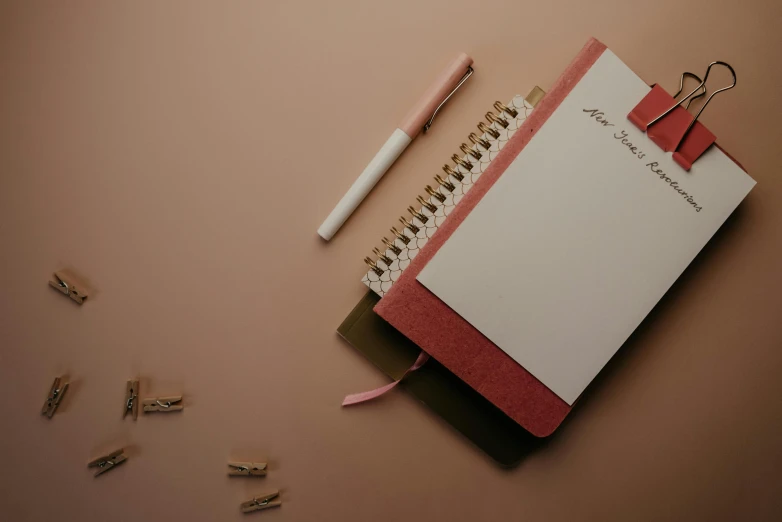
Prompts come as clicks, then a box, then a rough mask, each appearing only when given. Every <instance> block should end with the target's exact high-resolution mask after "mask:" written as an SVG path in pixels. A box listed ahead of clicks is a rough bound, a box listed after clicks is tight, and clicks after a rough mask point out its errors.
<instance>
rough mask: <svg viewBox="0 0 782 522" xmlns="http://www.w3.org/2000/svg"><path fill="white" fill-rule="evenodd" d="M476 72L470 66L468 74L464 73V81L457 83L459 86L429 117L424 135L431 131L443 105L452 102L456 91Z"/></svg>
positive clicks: (425, 124)
mask: <svg viewBox="0 0 782 522" xmlns="http://www.w3.org/2000/svg"><path fill="white" fill-rule="evenodd" d="M474 72H475V69H473V68H472V65H468V66H467V72H465V73H464V76H462V79H461V80H459V83H457V84H456V87H454V88H453V90H452V91H451V92H450V93H448V96H446V97H445V99H444V100H443V101H441V102H440V105H438V106H437V107H436V108H435V110H434V112H433V113H432V115H431V116H430V117H429V119H428V120H426V123H424V134H426V131H428V130H429V127H431V126H432V122H434V117H435V116H437V113H438V112H440V109H442V108H443V105H445V103H446V102H447V101H448V100H450V99H451V96H453V95H454V94H455V93H456V91H458V90H459V87H461V86H462V84H463V83H464V82H466V81H467V79H468V78H469V77H470V76H472V73H474Z"/></svg>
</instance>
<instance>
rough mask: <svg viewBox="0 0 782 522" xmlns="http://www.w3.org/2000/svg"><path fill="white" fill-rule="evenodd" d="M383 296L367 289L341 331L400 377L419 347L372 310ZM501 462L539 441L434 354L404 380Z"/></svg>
mask: <svg viewBox="0 0 782 522" xmlns="http://www.w3.org/2000/svg"><path fill="white" fill-rule="evenodd" d="M379 300H380V297H378V295H377V294H375V293H374V292H371V291H370V292H367V294H366V295H365V296H364V297H363V298H362V299H361V301H359V302H358V304H357V305H356V307H355V308H354V309H353V311H352V312H350V315H348V316H347V318H345V320H344V321H343V322H342V324H341V325H340V326H339V328H338V329H337V332H338V333H339V334H340V335H341V336H342V337H343V338H344V339H345V340H346V341H347V342H349V343H350V344H351V345H352V346H353V347H354V348H356V349H357V350H358V351H359V352H361V353H363V354H364V356H365V357H366V358H367V359H369V360H370V361H372V362H373V363H374V364H375V366H377V367H378V368H379V369H380V370H381V371H382V372H383V373H385V374H386V375H388V376H389V377H390V378H391V379H399V378H400V377H401V376H402V375H403V374H404V373H405V370H407V369H408V368H409V367H410V366H411V365H412V364H413V362H414V361H415V360H416V358H417V357H418V354H420V353H421V349H420V348H418V346H416V345H415V344H413V342H412V341H410V340H409V339H408V338H407V337H405V336H404V335H402V334H401V333H399V332H398V331H397V330H396V329H394V327H392V326H391V325H389V324H388V323H387V322H385V321H384V320H383V319H381V318H380V317H379V316H378V315H377V314H375V313H374V312H373V311H372V308H374V306H375V304H377V302H378V301H379ZM400 387H403V388H405V389H406V390H407V391H408V392H409V393H412V394H413V396H415V397H416V398H417V399H418V400H420V401H421V402H422V403H424V404H426V405H427V406H429V408H430V409H431V410H432V411H433V412H435V413H436V414H437V415H439V416H440V417H442V418H443V419H445V421H446V422H448V423H449V424H450V425H451V426H453V427H454V428H456V429H457V430H458V431H459V432H461V433H462V435H464V436H465V437H467V438H468V439H470V441H472V443H473V444H475V445H476V446H477V447H479V448H480V449H481V450H483V451H484V452H486V454H488V455H489V456H490V457H491V458H492V459H494V460H495V461H497V462H498V463H499V464H501V465H502V466H514V465H516V464H518V463H519V461H520V460H521V459H522V458H523V457H524V455H526V454H527V453H529V452H530V450H532V449H533V448H534V447H536V446H537V445H539V444H540V439H537V438H536V437H534V436H533V435H531V434H530V433H529V432H527V431H526V430H525V429H524V428H522V427H521V426H519V425H518V424H516V422H514V421H513V420H512V419H511V418H510V417H508V416H507V415H505V414H504V413H502V412H501V411H500V410H499V409H498V408H497V407H496V406H494V405H493V404H491V403H490V402H489V401H488V400H486V399H485V398H483V396H481V395H480V394H479V393H478V392H476V391H475V390H473V389H472V388H470V387H469V386H467V385H466V384H465V383H464V382H462V380H461V379H459V378H458V377H456V376H455V375H454V374H452V373H451V372H450V371H449V370H447V369H446V368H445V367H444V366H443V365H442V364H440V363H438V362H437V361H435V360H434V359H432V358H430V359H429V360H428V361H427V362H426V364H424V365H423V367H421V368H420V369H418V370H417V371H415V372H412V373H411V374H410V375H408V376H407V377H406V378H405V380H404V381H402V383H401V384H400ZM376 400H383V399H382V397H381V398H379V399H376Z"/></svg>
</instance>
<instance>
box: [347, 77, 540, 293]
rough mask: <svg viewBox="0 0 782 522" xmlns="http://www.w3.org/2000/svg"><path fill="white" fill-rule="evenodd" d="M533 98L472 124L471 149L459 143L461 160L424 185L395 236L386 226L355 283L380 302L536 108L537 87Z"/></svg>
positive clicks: (516, 99)
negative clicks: (475, 128)
mask: <svg viewBox="0 0 782 522" xmlns="http://www.w3.org/2000/svg"><path fill="white" fill-rule="evenodd" d="M533 93H534V94H533ZM533 93H531V94H530V95H528V96H527V99H528V100H529V101H527V100H525V98H524V97H523V96H520V95H516V96H514V97H513V99H512V100H511V101H510V102H509V103H508V104H507V105H503V104H502V103H500V102H496V103H495V104H494V108H495V109H496V110H497V111H498V113H499V116H498V115H497V114H495V113H494V112H488V113H487V114H486V119H487V121H488V124H486V123H484V122H481V123H479V124H478V129H479V130H480V131H481V133H482V134H481V135H480V136H478V135H476V134H475V133H470V135H469V140H470V142H471V143H472V146H468V145H467V144H466V143H462V144H461V146H460V149H461V151H462V152H463V153H464V155H463V156H461V157H460V156H459V155H457V154H454V155H453V156H452V157H451V160H452V162H453V163H454V167H451V166H450V165H448V164H445V165H444V166H443V172H444V175H443V176H441V175H437V176H435V182H436V183H437V186H436V188H432V187H431V186H430V185H427V186H426V188H425V191H426V195H427V196H428V199H426V198H424V197H422V196H420V195H419V196H418V198H417V199H418V202H419V203H420V207H419V208H417V209H416V208H415V207H413V206H409V207H408V208H407V211H408V212H409V214H410V218H409V219H408V218H406V217H402V218H400V219H399V221H400V223H401V224H402V227H400V228H401V231H400V230H399V229H397V227H392V228H391V233H392V234H393V235H392V236H391V237H392V240H391V241H389V240H388V239H387V238H385V237H384V238H383V240H382V241H383V243H384V244H385V246H386V249H385V251H381V250H380V249H378V248H375V249H374V250H373V253H374V255H375V256H376V259H377V260H376V261H375V260H373V259H372V258H370V257H366V258H364V262H365V263H367V265H369V267H370V268H369V270H368V271H367V273H366V274H365V275H364V277H363V278H362V279H361V281H362V282H363V283H364V284H365V285H367V286H368V287H369V288H370V289H371V290H372V291H373V292H375V293H376V294H377V295H379V296H380V297H381V298H382V297H383V296H384V295H385V294H386V292H388V291H389V290H390V289H391V287H392V286H393V284H394V282H395V281H396V280H397V279H398V278H399V276H400V275H402V272H403V271H404V270H405V268H407V266H408V265H409V264H410V261H412V260H413V259H414V258H415V256H416V255H417V254H418V252H419V251H420V250H421V249H422V248H423V247H424V245H426V242H427V241H428V240H429V239H430V238H431V237H432V235H433V234H434V233H435V232H436V231H437V229H438V228H439V227H440V225H442V223H443V221H445V219H446V218H447V217H448V215H449V214H450V213H451V211H452V210H453V208H454V207H455V206H456V204H457V203H459V201H460V200H461V198H462V196H464V195H465V194H466V193H467V192H468V191H469V190H470V188H472V186H473V184H474V183H475V182H476V181H477V180H478V178H480V176H481V174H483V173H484V172H485V171H486V169H487V168H488V166H489V165H490V164H491V162H492V160H494V158H495V157H496V156H497V154H498V153H499V152H500V150H502V148H503V147H504V146H505V144H506V143H507V142H508V140H509V139H510V138H511V136H513V134H514V133H515V132H516V131H517V130H518V129H519V127H521V125H522V123H524V120H526V119H527V117H528V116H529V113H530V111H532V108H533V106H532V105H531V104H530V102H532V104H536V102H537V100H538V99H539V97H540V96H542V91H541V90H540V89H538V88H536V89H535V90H533ZM533 97H534V98H535V99H533ZM486 145H488V147H486Z"/></svg>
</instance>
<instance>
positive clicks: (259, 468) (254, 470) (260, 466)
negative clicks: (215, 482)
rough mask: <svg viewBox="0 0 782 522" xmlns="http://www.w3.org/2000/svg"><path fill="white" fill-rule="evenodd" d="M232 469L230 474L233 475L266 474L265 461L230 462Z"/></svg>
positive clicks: (254, 475)
mask: <svg viewBox="0 0 782 522" xmlns="http://www.w3.org/2000/svg"><path fill="white" fill-rule="evenodd" d="M228 467H230V468H231V470H230V471H229V472H228V474H229V475H230V476H232V477H263V476H265V475H266V463H265V462H229V463H228Z"/></svg>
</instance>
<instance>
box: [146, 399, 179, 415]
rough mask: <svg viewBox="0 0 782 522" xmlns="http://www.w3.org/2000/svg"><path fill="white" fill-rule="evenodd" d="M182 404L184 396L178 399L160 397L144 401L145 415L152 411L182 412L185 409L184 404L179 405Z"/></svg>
mask: <svg viewBox="0 0 782 522" xmlns="http://www.w3.org/2000/svg"><path fill="white" fill-rule="evenodd" d="M180 402H182V396H181V395H177V396H176V397H159V398H157V399H144V413H149V412H152V411H180V410H182V409H184V407H185V406H184V404H178V403H180Z"/></svg>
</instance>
